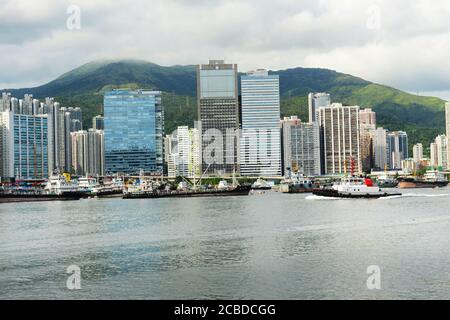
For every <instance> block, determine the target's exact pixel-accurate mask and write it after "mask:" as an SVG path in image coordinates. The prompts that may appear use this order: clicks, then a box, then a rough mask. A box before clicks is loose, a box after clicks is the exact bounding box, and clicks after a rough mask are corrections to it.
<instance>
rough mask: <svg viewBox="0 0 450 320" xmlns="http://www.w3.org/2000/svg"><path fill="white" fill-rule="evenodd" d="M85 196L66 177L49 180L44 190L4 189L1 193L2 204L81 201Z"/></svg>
mask: <svg viewBox="0 0 450 320" xmlns="http://www.w3.org/2000/svg"><path fill="white" fill-rule="evenodd" d="M83 196H84V193H83V192H79V191H78V186H77V184H76V183H72V182H70V181H67V180H66V178H65V177H64V176H54V177H50V178H49V180H48V181H47V183H46V184H45V187H44V188H41V187H37V186H36V187H32V188H21V187H14V188H3V189H2V190H1V191H0V203H12V202H35V201H69V200H79V199H81V198H82V197H83Z"/></svg>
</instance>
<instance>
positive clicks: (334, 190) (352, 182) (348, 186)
mask: <svg viewBox="0 0 450 320" xmlns="http://www.w3.org/2000/svg"><path fill="white" fill-rule="evenodd" d="M313 194H314V195H317V196H322V197H332V198H359V199H361V198H365V199H378V198H383V197H392V196H401V195H402V194H401V193H389V192H386V191H383V190H382V189H381V188H380V187H378V186H374V184H373V181H372V179H369V178H361V177H354V176H349V177H344V178H342V180H341V181H340V182H339V183H334V184H333V186H332V187H331V188H321V189H314V190H313Z"/></svg>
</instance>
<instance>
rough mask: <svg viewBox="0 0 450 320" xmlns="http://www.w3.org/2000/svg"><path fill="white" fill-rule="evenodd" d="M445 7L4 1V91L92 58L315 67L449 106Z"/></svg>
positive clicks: (264, 1)
mask: <svg viewBox="0 0 450 320" xmlns="http://www.w3.org/2000/svg"><path fill="white" fill-rule="evenodd" d="M449 21H450V3H449V0H434V1H426V0H415V1H410V0H389V1H385V0H276V1H274V0H247V1H246V0H242V1H232V0H114V1H110V0H73V1H66V0H39V1H29V0H0V59H1V64H0V88H20V87H31V86H36V85H41V84H44V83H46V82H49V81H51V80H53V79H55V78H56V77H58V76H59V75H61V74H63V73H65V72H67V71H69V70H71V69H74V68H76V67H78V66H80V65H82V64H84V63H87V62H90V61H92V60H97V59H121V58H135V59H143V60H146V61H151V62H154V63H157V64H160V65H165V66H169V65H175V64H198V63H205V62H207V61H208V60H209V59H225V60H226V61H228V62H232V63H237V64H238V66H239V69H240V71H243V72H245V71H248V70H252V69H256V68H267V69H271V70H280V69H286V68H291V67H320V68H329V69H333V70H336V71H339V72H344V73H348V74H352V75H355V76H359V77H362V78H364V79H366V80H370V81H373V82H377V83H381V84H386V85H390V86H393V87H395V88H398V89H402V90H405V91H408V92H412V93H418V94H421V95H429V94H430V95H434V96H440V97H442V98H444V99H447V100H450V23H449Z"/></svg>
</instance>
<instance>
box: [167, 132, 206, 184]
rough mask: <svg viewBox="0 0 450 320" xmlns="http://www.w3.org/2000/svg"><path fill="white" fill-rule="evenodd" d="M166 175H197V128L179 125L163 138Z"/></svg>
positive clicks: (198, 165) (198, 142) (198, 135)
mask: <svg viewBox="0 0 450 320" xmlns="http://www.w3.org/2000/svg"><path fill="white" fill-rule="evenodd" d="M164 141H165V142H164V146H165V161H166V164H167V170H168V176H169V177H170V178H174V177H176V176H184V177H199V176H200V174H201V172H200V170H201V168H200V133H199V130H198V129H197V128H188V127H187V126H180V127H178V128H177V130H175V131H174V132H173V133H172V134H170V135H167V136H166V137H165V140H164Z"/></svg>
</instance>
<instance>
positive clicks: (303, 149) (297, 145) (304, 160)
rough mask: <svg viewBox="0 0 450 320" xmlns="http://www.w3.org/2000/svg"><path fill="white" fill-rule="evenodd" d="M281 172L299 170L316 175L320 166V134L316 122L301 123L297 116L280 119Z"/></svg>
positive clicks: (287, 173)
mask: <svg viewBox="0 0 450 320" xmlns="http://www.w3.org/2000/svg"><path fill="white" fill-rule="evenodd" d="M281 131H282V149H283V172H284V174H285V175H286V176H287V175H289V173H290V172H300V173H303V174H304V175H306V176H318V175H320V173H321V167H320V136H319V126H318V124H317V122H313V123H303V122H301V121H300V119H298V118H297V117H295V116H293V117H290V118H289V117H285V118H284V119H283V120H281Z"/></svg>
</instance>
